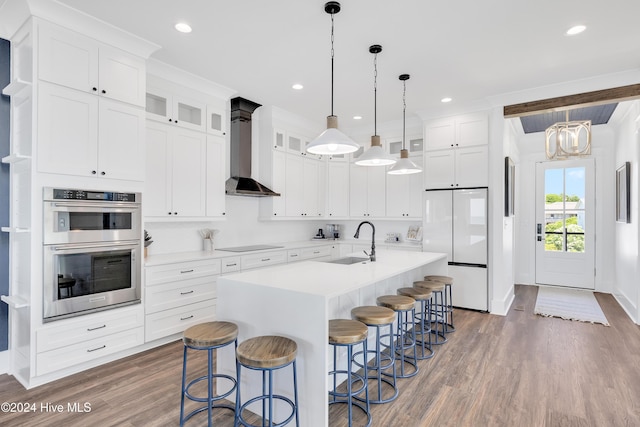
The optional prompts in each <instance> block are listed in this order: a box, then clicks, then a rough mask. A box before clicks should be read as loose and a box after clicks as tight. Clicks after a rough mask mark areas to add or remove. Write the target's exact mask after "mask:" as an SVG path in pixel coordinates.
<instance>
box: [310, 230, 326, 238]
mask: <svg viewBox="0 0 640 427" xmlns="http://www.w3.org/2000/svg"><path fill="white" fill-rule="evenodd" d="M313 238H314V239H315V240H319V239H326V237H325V235H324V232H323V231H322V228H318V232H317V233H316V235H315V236H313Z"/></svg>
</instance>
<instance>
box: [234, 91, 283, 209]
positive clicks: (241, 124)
mask: <svg viewBox="0 0 640 427" xmlns="http://www.w3.org/2000/svg"><path fill="white" fill-rule="evenodd" d="M260 106H261V105H260V104H257V103H255V102H253V101H249V100H248V99H244V98H240V97H237V98H233V99H231V128H230V137H229V138H230V149H231V151H230V153H229V155H230V161H231V163H230V165H229V171H230V174H231V178H229V179H228V180H227V182H226V185H225V187H226V188H225V190H226V193H227V195H228V196H252V197H264V196H279V195H280V194H279V193H276V192H275V191H272V190H270V189H269V188H267V187H265V186H264V185H262V184H260V183H259V182H258V181H256V180H254V179H252V178H251V115H252V114H253V112H254V111H255V110H256V108H258V107H260Z"/></svg>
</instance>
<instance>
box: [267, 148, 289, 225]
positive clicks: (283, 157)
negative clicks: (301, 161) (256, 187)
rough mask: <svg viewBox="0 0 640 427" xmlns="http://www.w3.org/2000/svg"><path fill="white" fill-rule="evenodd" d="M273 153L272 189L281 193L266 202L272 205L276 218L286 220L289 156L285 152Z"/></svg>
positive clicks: (277, 151) (276, 151)
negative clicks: (287, 165)
mask: <svg viewBox="0 0 640 427" xmlns="http://www.w3.org/2000/svg"><path fill="white" fill-rule="evenodd" d="M271 152H272V178H271V180H270V181H271V186H269V188H271V189H272V190H273V191H275V192H276V193H280V196H274V197H269V199H268V200H264V202H267V203H269V204H271V209H272V212H271V214H272V215H273V216H274V217H279V218H284V217H286V216H287V210H286V209H287V205H286V194H287V193H286V188H287V171H286V164H287V154H286V153H285V152H284V151H283V150H271Z"/></svg>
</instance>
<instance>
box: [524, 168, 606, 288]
mask: <svg viewBox="0 0 640 427" xmlns="http://www.w3.org/2000/svg"><path fill="white" fill-rule="evenodd" d="M594 192H595V165H594V162H593V160H592V159H580V160H566V161H554V162H543V163H538V164H536V283H538V284H544V285H556V286H568V287H574V288H584V289H594V288H595V230H594V227H595V218H594V217H595V203H594V202H595V197H594Z"/></svg>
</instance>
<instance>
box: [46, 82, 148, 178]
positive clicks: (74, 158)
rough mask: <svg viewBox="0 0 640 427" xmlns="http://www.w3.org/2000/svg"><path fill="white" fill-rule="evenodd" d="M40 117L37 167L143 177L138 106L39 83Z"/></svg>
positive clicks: (141, 122)
mask: <svg viewBox="0 0 640 427" xmlns="http://www.w3.org/2000/svg"><path fill="white" fill-rule="evenodd" d="M38 118H39V120H38V144H37V147H38V171H39V172H48V173H59V174H66V175H79V176H97V177H101V178H111V179H126V180H135V181H142V180H143V179H144V176H145V171H144V169H145V166H144V165H145V162H144V112H143V111H142V110H141V109H140V108H137V107H132V106H130V105H127V104H122V103H119V102H115V101H111V100H108V99H99V98H98V97H96V96H93V95H90V94H87V93H84V92H80V91H76V90H72V89H68V88H65V87H61V86H57V85H52V84H47V83H41V84H40V88H39V93H38Z"/></svg>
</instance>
